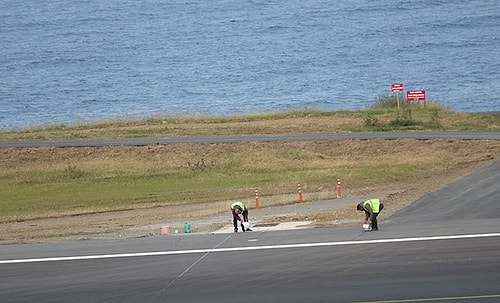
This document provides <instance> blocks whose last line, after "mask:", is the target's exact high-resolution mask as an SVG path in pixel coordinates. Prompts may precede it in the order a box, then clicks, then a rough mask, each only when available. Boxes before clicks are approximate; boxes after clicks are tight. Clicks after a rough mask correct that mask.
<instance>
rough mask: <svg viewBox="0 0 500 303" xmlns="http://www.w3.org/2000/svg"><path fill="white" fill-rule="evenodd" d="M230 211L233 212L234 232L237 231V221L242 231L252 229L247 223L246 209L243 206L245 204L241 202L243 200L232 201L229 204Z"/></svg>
mask: <svg viewBox="0 0 500 303" xmlns="http://www.w3.org/2000/svg"><path fill="white" fill-rule="evenodd" d="M231 213H232V214H233V225H234V232H235V233H237V232H238V221H239V222H240V225H241V230H242V231H243V232H245V231H252V230H251V229H250V227H249V226H250V225H249V224H248V209H247V207H246V206H245V204H243V202H240V201H236V202H233V203H232V204H231ZM240 215H241V217H240ZM245 222H247V223H245ZM245 225H246V226H245Z"/></svg>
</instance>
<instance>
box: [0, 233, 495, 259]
mask: <svg viewBox="0 0 500 303" xmlns="http://www.w3.org/2000/svg"><path fill="white" fill-rule="evenodd" d="M487 237H500V233H489V234H475V235H454V236H433V237H414V238H399V239H378V240H360V241H339V242H318V243H299V244H281V245H263V246H249V247H228V248H203V249H190V250H170V251H153V252H142V253H120V254H107V255H88V256H71V257H46V258H31V259H12V260H0V265H2V264H16V263H36V262H58V261H79V260H98V259H113V258H131V257H154V256H167V255H182V254H204V253H216V252H235V251H251V250H267V249H286V248H308V247H322V246H341V245H360V244H377V243H398V242H418V241H435V240H452V239H472V238H487Z"/></svg>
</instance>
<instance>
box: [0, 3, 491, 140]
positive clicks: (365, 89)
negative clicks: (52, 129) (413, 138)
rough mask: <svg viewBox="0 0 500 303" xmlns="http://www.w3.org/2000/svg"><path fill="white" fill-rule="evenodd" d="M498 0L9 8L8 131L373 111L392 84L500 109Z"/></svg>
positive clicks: (2, 72) (2, 124) (451, 102)
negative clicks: (130, 121) (303, 112)
mask: <svg viewBox="0 0 500 303" xmlns="http://www.w3.org/2000/svg"><path fill="white" fill-rule="evenodd" d="M499 70H500V1H497V0H481V1H479V0H404V1H403V0H379V1H374V0H356V1H352V0H337V1H325V0H287V1H277V0H265V1H264V0H262V1H261V0H246V1H238V0H235V1H229V0H210V1H208V0H141V1H123V0H120V1H117V0H106V1H100V0H74V1H64V0H44V1H33V0H27V1H13V0H2V1H1V2H0V130H11V129H22V128H26V127H33V126H44V125H54V124H75V123H82V122H84V123H87V122H94V121H100V120H106V119H116V118H119V119H121V118H126V119H128V118H143V117H154V116H175V115H233V114H246V113H262V112H268V111H285V110H292V109H307V108H310V109H323V110H340V109H349V110H351V109H363V108H367V107H369V106H370V105H371V104H372V103H373V102H374V100H376V99H377V98H378V97H380V96H383V95H388V94H391V91H390V85H391V84H392V83H403V84H404V88H405V90H425V91H426V97H427V100H431V101H438V102H440V103H442V104H444V105H445V106H447V107H449V108H450V109H452V110H456V111H468V112H477V111H498V110H500V100H499V96H500V72H499Z"/></svg>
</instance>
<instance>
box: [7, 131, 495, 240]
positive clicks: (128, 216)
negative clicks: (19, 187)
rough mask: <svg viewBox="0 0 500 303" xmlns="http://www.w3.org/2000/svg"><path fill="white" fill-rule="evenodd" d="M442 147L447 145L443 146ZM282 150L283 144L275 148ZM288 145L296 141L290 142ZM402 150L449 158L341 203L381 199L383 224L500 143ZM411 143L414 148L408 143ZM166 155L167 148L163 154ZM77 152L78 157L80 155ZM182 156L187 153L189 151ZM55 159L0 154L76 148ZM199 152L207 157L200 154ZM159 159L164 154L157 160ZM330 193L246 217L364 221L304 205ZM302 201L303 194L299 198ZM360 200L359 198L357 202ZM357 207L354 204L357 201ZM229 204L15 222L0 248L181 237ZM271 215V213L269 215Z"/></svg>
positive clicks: (381, 146) (370, 150)
mask: <svg viewBox="0 0 500 303" xmlns="http://www.w3.org/2000/svg"><path fill="white" fill-rule="evenodd" d="M445 141H446V140H445ZM264 144H278V143H262V144H256V145H251V146H249V145H248V144H247V145H246V146H247V147H246V148H252V149H255V148H260V147H261V146H263V145H264ZM280 144H287V143H280ZM294 144H295V145H297V144H299V145H300V143H294ZM401 144H403V143H402V142H401V141H398V140H371V141H356V142H355V143H352V144H346V145H345V146H346V147H345V148H343V147H342V146H343V145H342V144H338V145H337V146H336V150H335V153H336V154H344V155H345V156H347V157H359V158H360V161H362V160H363V159H364V157H370V156H378V155H381V154H388V153H389V152H391V151H397V150H398V148H399V147H400V145H401ZM404 144H405V146H404V148H405V149H411V148H414V149H415V150H417V149H418V150H419V152H420V153H422V152H423V153H428V154H433V153H439V152H440V151H441V149H443V146H446V148H448V149H451V150H456V158H457V159H456V160H454V161H450V165H449V166H447V167H440V168H436V169H435V170H432V169H431V170H428V172H427V173H425V175H421V176H415V177H414V178H411V179H408V180H398V181H395V182H394V183H391V184H387V185H385V186H379V187H377V188H349V187H347V188H344V189H343V197H342V198H343V199H352V200H353V201H357V200H356V199H357V197H363V196H367V195H369V196H373V197H379V198H381V199H382V200H383V202H384V204H385V205H386V208H385V209H384V211H383V212H382V213H381V215H380V217H379V218H380V220H381V222H383V220H384V219H386V218H388V217H389V216H391V215H392V214H394V213H395V212H397V211H398V210H400V209H402V208H404V207H406V206H407V205H409V204H410V203H412V202H413V201H415V200H417V199H418V198H420V197H421V196H423V195H425V194H426V193H429V192H433V191H436V190H438V189H440V188H442V187H444V186H446V185H447V184H450V183H452V182H454V181H456V180H457V179H459V178H461V177H463V176H465V175H467V174H470V173H472V172H474V171H476V170H478V169H480V168H482V167H484V166H485V165H488V164H490V163H492V162H493V161H495V160H496V159H498V158H499V157H500V143H499V142H492V141H477V142H474V143H473V144H471V143H467V144H464V142H461V141H458V140H449V141H446V142H444V143H443V144H422V143H421V142H420V141H414V143H408V142H406V143H404ZM412 144H413V145H412ZM307 146H308V148H311V146H313V147H312V148H314V149H315V151H316V152H317V153H318V154H320V155H329V154H331V153H333V152H332V143H331V144H325V143H323V142H320V141H318V142H308V143H307ZM193 148H194V149H196V148H202V147H201V146H198V147H193V146H192V145H190V146H189V145H186V146H181V145H178V146H171V147H170V148H168V150H169V151H170V152H175V153H178V154H183V153H189V152H193ZM227 148H230V149H238V148H242V145H237V144H234V145H231V144H228V145H220V146H219V147H217V148H216V147H214V148H213V149H212V150H211V151H209V152H211V153H215V154H218V153H224V152H227V150H224V149H227ZM154 149H161V147H158V146H153V147H149V148H142V149H137V148H131V147H117V146H115V147H109V148H106V149H105V151H106V152H107V153H109V155H110V156H112V155H113V154H123V153H148V152H150V151H151V150H154ZM84 150H85V154H87V155H88V156H91V155H92V152H93V150H92V149H91V148H85V149H84ZM165 150H167V149H165ZM81 151H82V149H80V150H79V151H78V152H77V154H80V155H81V154H82V153H81ZM188 151H189V152H188ZM57 152H58V153H59V154H55V152H52V153H44V156H41V155H35V154H36V152H35V151H33V150H30V149H17V150H16V149H11V150H4V151H3V157H5V158H8V157H10V158H11V159H18V160H19V159H23V158H24V159H27V158H30V157H42V158H40V159H39V160H40V161H44V159H43V157H59V158H61V159H67V158H68V157H71V155H70V154H71V153H75V149H58V150H57ZM203 152H205V153H206V152H207V150H206V149H205V150H204V151H203ZM163 156H165V155H163ZM335 194H336V192H335V189H334V188H329V189H325V192H322V193H317V194H316V196H314V197H312V196H309V198H308V200H309V201H306V202H305V203H303V205H302V206H301V207H300V211H297V210H295V211H294V212H293V213H283V211H282V208H280V207H278V206H275V207H273V205H271V204H270V203H268V204H267V206H266V207H268V211H267V212H266V214H265V215H262V216H260V217H258V218H255V217H253V218H252V214H255V213H256V212H254V211H253V210H252V209H251V210H250V216H251V219H252V220H260V221H261V222H284V221H313V222H314V225H315V226H335V225H346V224H347V225H349V224H358V223H359V222H361V220H362V219H363V215H362V214H360V213H357V212H356V211H355V209H354V208H355V204H354V203H353V204H352V205H351V204H348V205H345V206H334V205H336V204H332V207H331V208H328V209H326V210H325V209H324V208H322V209H318V208H317V207H316V205H317V204H316V203H311V202H310V200H321V199H334V198H335ZM304 195H305V196H306V197H308V196H307V193H304ZM360 199H361V198H360ZM262 200H263V201H266V202H267V201H271V200H280V201H283V200H286V199H271V198H270V197H262ZM359 202H360V201H359ZM229 203H230V202H229V201H214V202H211V203H209V205H210V208H207V205H208V204H207V203H204V204H198V205H189V206H186V205H173V206H168V207H167V206H165V207H162V206H158V207H151V208H145V209H130V210H123V211H115V212H106V213H94V214H85V215H70V216H62V217H57V218H45V219H35V220H27V221H22V222H9V223H3V224H1V225H0V230H1V237H0V243H29V242H41V241H59V240H75V239H95V238H127V237H145V236H151V235H159V234H160V230H159V226H161V225H169V226H170V228H171V231H172V232H173V231H174V230H176V229H177V230H179V232H183V223H184V222H186V221H189V222H191V224H192V226H193V232H198V233H201V232H211V231H214V230H216V229H218V228H220V227H222V226H224V225H226V224H228V223H229V222H230V221H231V217H230V214H229V213H228V211H227V209H228V205H229ZM273 209H274V210H275V211H273Z"/></svg>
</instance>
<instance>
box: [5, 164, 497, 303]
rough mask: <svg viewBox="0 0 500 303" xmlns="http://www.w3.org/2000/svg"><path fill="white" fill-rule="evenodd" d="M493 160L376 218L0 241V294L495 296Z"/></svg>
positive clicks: (263, 298)
mask: <svg viewBox="0 0 500 303" xmlns="http://www.w3.org/2000/svg"><path fill="white" fill-rule="evenodd" d="M499 184H500V161H496V162H494V163H493V164H492V165H490V166H488V167H486V168H484V169H482V170H480V171H478V172H476V173H474V174H472V175H470V176H467V177H465V178H463V179H461V180H459V181H457V182H456V183H454V184H451V185H449V186H448V187H446V188H443V189H441V190H439V191H437V192H434V193H431V194H429V195H427V196H425V197H423V198H421V199H419V200H418V201H416V202H415V203H414V204H412V205H411V206H410V207H408V208H406V209H404V210H402V211H400V212H399V213H397V214H395V215H394V216H393V217H391V218H390V219H388V220H386V221H383V222H381V223H380V231H378V232H363V231H362V230H361V227H359V228H358V227H337V228H315V229H300V230H287V231H273V232H249V233H237V234H208V235H207V234H204V235H196V234H182V235H181V234H179V235H176V236H172V237H170V236H168V237H161V236H158V237H148V238H135V239H116V240H89V241H74V242H56V243H40V244H25V245H4V246H1V247H0V251H1V253H0V281H1V283H0V301H1V302H10V303H15V302H39V303H45V302H70V301H73V302H121V303H125V302H193V303H194V302H251V303H258V302H379V303H381V302H450V301H451V302H474V303H485V302H488V303H491V302H500V220H499V219H500V203H499V202H500V187H499V186H498V185H499Z"/></svg>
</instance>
